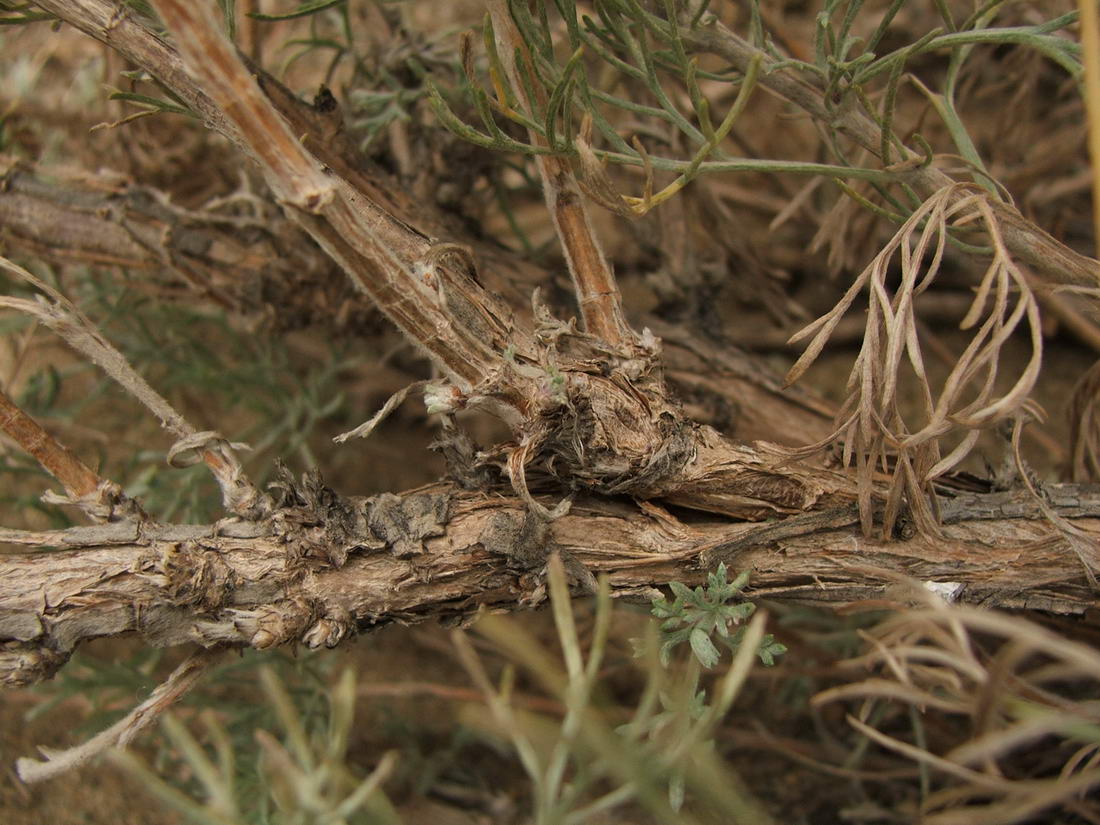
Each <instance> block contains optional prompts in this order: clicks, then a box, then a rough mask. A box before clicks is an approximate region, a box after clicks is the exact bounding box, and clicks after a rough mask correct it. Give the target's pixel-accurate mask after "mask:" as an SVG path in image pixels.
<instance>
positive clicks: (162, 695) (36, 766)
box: [15, 647, 223, 783]
mask: <svg viewBox="0 0 1100 825" xmlns="http://www.w3.org/2000/svg"><path fill="white" fill-rule="evenodd" d="M222 651H223V648H220V647H216V648H212V649H210V650H200V651H198V652H197V653H193V654H192V655H191V656H189V657H188V658H187V659H186V660H185V661H184V662H183V664H181V665H180V666H179V667H177V668H176V669H175V670H174V671H172V674H171V675H170V676H169V677H168V678H167V679H165V680H164V682H162V683H161V684H160V685H159V686H158V687H157V688H156V689H155V690H154V691H153V692H152V694H150V696H149V698H148V699H146V700H145V701H144V702H142V703H141V704H140V705H138V706H137V707H136V708H134V709H133V710H132V711H130V712H129V713H128V714H126V716H124V717H123V718H122V719H120V720H119V721H117V722H115V724H113V725H111V727H109V728H107V729H106V730H104V731H101V732H100V733H98V734H96V735H95V736H93V737H92V738H91V739H89V740H88V741H87V742H85V743H84V744H82V745H77V746H76V747H74V748H69V749H68V750H63V751H55V750H52V749H48V748H43V747H40V748H39V750H40V751H41V752H42V755H43V756H44V757H45V759H28V758H21V759H18V760H16V763H15V770H16V771H17V772H18V774H19V778H20V779H22V780H23V781H24V782H27V783H31V782H42V781H44V780H46V779H52V778H53V777H55V776H60V775H61V774H63V773H65V772H66V771H70V770H73V769H75V768H79V767H80V766H81V765H84V764H86V763H87V762H88V761H89V760H90V759H93V758H95V757H96V756H99V754H101V753H103V752H104V751H105V750H107V749H108V748H113V747H116V746H123V747H124V746H126V745H128V744H130V742H132V741H133V740H134V738H135V737H136V736H137V735H138V734H139V733H141V731H143V730H144V729H145V728H147V727H149V725H150V724H152V723H153V722H155V721H156V720H157V718H158V717H159V716H160V715H161V714H162V713H164V711H166V710H168V708H170V707H171V706H172V705H173V704H175V703H176V702H177V701H179V700H180V699H181V698H182V697H183V696H184V695H185V694H186V693H187V692H188V691H189V690H191V688H193V687H194V686H195V684H196V683H197V682H198V681H199V679H200V678H202V675H203V674H204V673H206V672H207V671H208V670H209V669H210V667H211V666H212V665H213V664H215V663H216V662H217V660H218V658H219V657H220V656H221V654H222Z"/></svg>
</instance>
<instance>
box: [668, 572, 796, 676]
mask: <svg viewBox="0 0 1100 825" xmlns="http://www.w3.org/2000/svg"><path fill="white" fill-rule="evenodd" d="M748 581H749V574H748V572H745V573H741V574H740V575H739V576H738V577H737V578H735V579H734V580H733V581H727V580H726V565H725V564H720V565H718V569H717V570H715V571H714V572H713V573H710V574H708V576H707V584H706V587H696V588H695V589H694V590H692V589H691V588H689V587H687V586H686V585H684V584H681V583H680V582H672V583H671V584H670V585H669V587H670V588H671V589H672V592H673V595H674V596H675V597H676V598H675V600H674V601H672V602H669V601H668V599H665V598H660V599H657V600H655V601H654V602H653V615H654V616H655V617H656V618H658V619H660V620H661V663H662V664H664V665H666V666H667V665H668V663H669V658H670V657H671V654H672V651H673V649H674V648H675V647H676V646H677V645H679V644H680V643H682V642H685V641H686V642H689V643H690V644H691V650H692V653H694V654H695V658H697V659H698V660H699V664H701V665H702V666H703V667H707V668H710V667H714V666H715V665H716V664H718V660H719V659H720V658H721V652H720V651H719V649H718V647H717V646H716V644H715V641H717V643H718V644H721V645H725V646H726V647H727V648H729V650H730V651H733V652H736V651H737V649H738V648H739V647H740V645H741V638H742V637H743V636H744V627H743V626H741V625H743V623H744V622H745V620H746V619H748V618H749V616H751V615H752V614H753V612H754V611H755V610H756V605H755V604H753V603H752V602H748V601H743V600H741V599H742V594H741V590H742V589H743V588H744V587H745V585H746V584H748ZM733 628H736V629H733ZM786 650H787V648H786V647H785V646H784V645H782V644H781V643H779V642H777V641H775V637H774V636H772V634H770V633H769V634H767V635H765V636H764V638H763V639H762V640H761V642H760V647H759V649H758V650H757V652H756V654H757V656H759V657H760V661H761V662H763V663H764V664H765V665H769V666H770V665H773V664H775V657H776V656H779V655H780V654H782V653H785V652H786Z"/></svg>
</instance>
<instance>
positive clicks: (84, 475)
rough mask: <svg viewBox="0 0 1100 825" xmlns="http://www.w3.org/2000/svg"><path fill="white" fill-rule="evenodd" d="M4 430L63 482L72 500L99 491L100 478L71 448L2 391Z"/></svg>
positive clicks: (1, 427)
mask: <svg viewBox="0 0 1100 825" xmlns="http://www.w3.org/2000/svg"><path fill="white" fill-rule="evenodd" d="M0 430H3V431H4V432H5V433H7V434H8V435H9V436H11V438H12V439H13V440H14V441H15V442H16V443H17V444H18V445H19V446H20V447H22V448H23V449H24V450H26V451H27V452H28V453H29V454H30V455H31V456H33V457H34V458H35V460H37V461H38V463H39V464H41V465H42V466H43V467H44V468H45V469H46V470H47V471H48V472H49V473H50V475H52V476H53V477H54V478H56V479H57V480H58V481H60V482H61V486H62V487H64V488H65V492H66V493H67V494H68V495H69V498H72V499H78V498H83V497H84V496H89V495H91V494H92V493H94V492H95V491H96V489H97V488H98V487H99V484H100V478H99V476H97V475H96V474H95V473H94V472H93V471H92V470H91V468H89V467H88V465H87V464H85V463H84V462H83V461H81V460H80V459H79V458H78V457H77V456H76V455H75V454H74V453H73V452H72V451H71V450H69V448H68V447H66V446H65V445H63V444H61V443H60V442H59V441H58V440H57V439H55V438H54V437H53V436H52V435H50V434H49V433H48V432H46V430H45V429H43V428H42V425H41V424H39V423H38V422H37V421H35V420H34V419H33V418H31V417H30V416H29V415H27V414H26V413H25V412H23V411H22V410H21V409H19V407H18V406H17V405H16V404H15V402H14V401H12V400H11V399H10V398H9V397H8V396H7V394H6V393H5V392H4V391H3V390H0Z"/></svg>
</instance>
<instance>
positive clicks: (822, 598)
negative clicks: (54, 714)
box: [0, 477, 1100, 685]
mask: <svg viewBox="0 0 1100 825" xmlns="http://www.w3.org/2000/svg"><path fill="white" fill-rule="evenodd" d="M1051 496H1052V500H1053V506H1055V507H1056V508H1057V509H1058V511H1059V512H1060V513H1062V514H1064V517H1066V518H1073V519H1075V521H1074V524H1075V526H1077V527H1078V528H1080V529H1083V530H1089V531H1096V530H1097V529H1100V489H1098V488H1096V487H1095V486H1085V485H1062V486H1058V487H1055V488H1052V490H1051ZM526 514H527V508H526V505H525V504H524V502H523V501H521V500H520V499H518V498H515V497H507V496H500V495H486V494H484V493H480V492H474V491H468V490H462V489H460V488H458V487H456V486H454V485H449V484H437V485H432V486H430V487H426V488H421V489H419V490H416V491H412V492H409V493H406V494H403V495H401V496H396V495H393V494H389V493H385V494H382V495H381V496H375V497H372V498H365V499H343V498H341V497H340V496H338V495H337V494H335V493H334V492H333V491H332V490H330V489H328V488H327V487H326V486H325V485H324V484H323V483H322V482H321V481H320V479H319V478H317V477H307V478H306V479H304V480H303V481H302V482H300V483H295V484H288V485H287V486H286V487H284V499H283V501H282V504H281V506H280V507H279V508H278V509H277V510H276V512H275V513H274V514H273V515H272V516H271V518H269V519H268V520H266V521H264V522H261V523H250V522H237V521H230V522H225V523H221V524H217V525H205V526H196V525H159V524H156V523H153V522H149V523H144V524H138V523H126V522H122V523H114V524H106V525H96V526H90V527H75V528H70V529H68V530H59V531H53V532H45V533H33V532H32V533H24V532H19V531H3V532H0V541H5V542H17V543H20V544H24V545H27V546H38V547H41V546H51V547H56V548H58V549H56V550H54V551H53V552H50V553H40V552H38V553H27V554H25V555H8V556H0V639H2V640H3V641H2V642H0V680H2V681H3V683H5V684H9V685H20V684H29V683H32V682H35V681H38V680H40V679H42V678H46V677H48V676H49V675H51V674H52V673H54V672H55V671H56V669H57V668H58V667H60V666H61V665H62V664H63V663H64V662H65V660H66V659H67V658H68V656H69V654H70V653H71V652H72V651H73V650H74V649H75V648H76V647H77V646H78V645H79V644H80V643H82V642H85V641H88V640H90V639H94V638H99V637H103V636H114V635H118V634H124V633H125V634H137V635H139V636H140V637H142V638H143V639H144V640H145V641H146V642H148V643H149V644H150V645H156V646H167V645H182V644H187V643H195V644H199V645H203V646H212V645H215V644H221V643H227V644H232V645H242V646H249V647H256V648H266V647H270V646H273V645H278V644H288V643H301V644H305V645H308V646H310V647H333V646H335V645H336V644H338V643H340V642H341V641H342V640H343V639H345V638H347V637H348V636H351V635H354V634H356V633H359V632H363V631H367V630H370V629H371V628H375V627H379V626H381V625H385V624H390V623H401V624H412V623H416V622H421V621H427V620H442V621H448V622H461V621H463V620H466V619H470V618H472V617H473V616H474V615H475V614H476V613H477V611H478V610H480V609H488V610H502V611H510V610H516V609H522V608H525V607H531V606H534V605H537V604H538V603H539V602H540V601H541V600H543V599H544V598H545V592H544V590H543V579H544V575H545V559H546V553H547V552H548V551H549V550H555V551H557V552H562V553H566V554H568V555H569V557H570V558H571V559H572V560H575V561H576V562H577V563H579V565H581V567H582V568H583V570H585V571H588V572H589V573H590V574H606V575H607V576H608V578H609V581H610V584H611V587H612V593H613V594H614V595H615V596H616V597H618V598H622V599H627V600H643V601H644V600H646V599H647V598H649V597H651V596H654V595H657V594H658V593H659V592H660V591H659V590H658V589H657V588H659V587H661V586H662V585H663V584H664V583H666V582H668V581H672V580H678V581H684V582H687V583H690V584H694V583H696V582H698V581H700V580H701V579H702V578H703V575H704V572H705V570H706V569H707V568H708V567H710V566H711V565H713V564H715V563H717V561H719V560H722V561H725V562H726V563H727V564H729V565H732V566H734V567H736V568H737V569H743V570H752V588H751V595H752V596H753V597H754V598H793V599H798V600H800V601H803V602H808V603H816V604H836V605H839V604H845V605H849V606H852V605H853V604H855V605H858V603H860V602H866V603H867V607H869V608H870V607H876V608H881V607H888V606H891V605H895V606H900V605H902V604H905V603H906V599H907V598H908V597H906V596H905V595H904V594H905V593H906V592H908V591H907V590H906V588H905V587H904V586H900V585H899V584H898V582H897V579H896V577H897V576H900V575H904V576H909V577H914V578H917V579H920V580H924V581H937V582H957V583H959V584H961V585H962V588H961V589H960V592H959V594H958V598H959V599H960V600H962V601H965V602H969V603H973V604H982V605H987V606H1000V607H1006V608H1017V609H1027V610H1043V611H1055V612H1061V613H1072V614H1079V615H1080V614H1083V613H1084V612H1085V611H1087V610H1091V609H1095V608H1096V607H1097V604H1098V600H1097V598H1096V595H1095V594H1094V593H1093V592H1092V591H1091V590H1090V589H1089V587H1088V584H1087V582H1086V581H1085V579H1084V576H1083V572H1082V567H1081V563H1080V561H1078V560H1077V558H1076V557H1075V556H1074V555H1073V554H1072V553H1071V552H1069V551H1068V549H1067V547H1066V539H1065V537H1064V536H1062V535H1061V534H1060V533H1059V532H1058V531H1056V530H1055V529H1053V528H1052V527H1051V526H1050V524H1049V523H1048V522H1047V521H1045V520H1044V518H1043V516H1042V514H1041V512H1040V511H1039V507H1038V505H1037V504H1036V503H1035V502H1034V500H1033V499H1031V498H1030V497H1029V496H1028V495H1027V494H1026V493H1025V494H1021V493H995V494H988V495H978V494H968V495H967V496H966V497H960V498H958V499H953V500H950V501H948V502H947V503H946V506H945V520H946V521H947V522H949V523H947V524H945V525H944V527H943V535H942V536H940V537H931V536H920V535H915V536H913V537H911V538H909V539H906V540H896V539H891V540H883V539H878V538H866V537H864V536H862V535H861V534H860V533H859V531H858V529H857V528H856V526H855V522H856V521H857V516H856V514H855V511H854V510H852V509H850V508H849V509H842V510H834V511H831V512H823V513H816V514H810V515H808V516H802V517H794V518H790V519H785V520H779V521H776V522H772V523H769V524H754V523H730V522H729V521H727V520H724V519H709V520H698V521H696V520H693V521H692V522H691V523H687V522H684V521H682V520H680V519H678V518H676V517H675V516H674V515H673V514H671V513H670V512H669V511H668V510H666V509H665V508H663V507H661V506H659V505H656V504H642V505H633V504H629V503H625V502H616V501H610V500H606V499H599V498H582V499H579V500H578V501H576V502H575V503H574V505H573V508H572V509H571V511H570V512H569V513H568V514H567V515H565V516H563V517H561V518H558V519H556V520H554V521H553V522H550V523H549V524H548V527H547V531H546V532H545V533H543V534H541V535H540V536H539V537H538V540H537V541H536V542H534V544H537V545H538V546H537V547H533V543H532V542H531V541H529V540H528V539H529V536H528V537H527V538H525V537H524V533H525V531H524V530H523V529H517V528H518V527H519V526H520V525H522V524H524V519H525V515H526ZM574 578H575V581H574V582H573V585H574V590H575V591H576V592H578V594H583V593H584V592H586V589H587V585H586V583H585V581H584V580H582V579H581V577H579V576H576V577H574Z"/></svg>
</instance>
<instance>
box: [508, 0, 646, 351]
mask: <svg viewBox="0 0 1100 825" xmlns="http://www.w3.org/2000/svg"><path fill="white" fill-rule="evenodd" d="M488 5H489V10H490V13H491V15H492V21H493V30H494V32H495V33H496V35H497V36H498V37H499V38H500V40H501V42H502V43H503V45H504V47H505V48H504V49H503V50H502V53H501V61H502V63H503V64H504V69H505V71H506V72H507V73H508V81H509V83H510V84H511V86H512V88H513V89H514V90H515V93H516V95H517V97H519V99H520V101H521V103H522V104H523V105H524V106H525V107H526V108H527V110H528V111H530V112H533V111H536V109H537V108H543V109H544V108H545V107H546V103H547V101H546V100H545V99H540V100H528V99H527V93H526V92H525V88H526V87H525V85H524V84H523V83H522V82H521V81H520V77H519V71H518V70H517V68H516V65H515V61H516V60H517V59H519V60H525V61H528V62H530V60H531V57H530V54H529V53H528V51H527V46H526V45H525V44H524V42H523V39H522V37H521V36H520V33H519V31H518V30H517V29H516V25H515V23H514V22H513V21H512V17H511V14H510V13H509V11H508V4H507V2H505V0H489V3H488ZM517 56H518V57H517ZM540 92H541V90H540V89H536V94H538V93H540ZM541 96H542V97H543V98H544V97H545V95H544V94H543V95H541ZM529 135H530V139H531V141H532V143H534V144H535V145H536V146H545V145H547V144H546V140H545V139H544V138H543V137H542V136H541V135H539V134H537V133H535V132H533V131H530V132H529ZM535 163H536V165H537V166H538V169H539V175H540V177H541V178H542V189H543V195H544V196H545V198H546V208H547V209H548V210H549V212H550V216H551V218H552V219H553V222H554V229H555V230H556V232H557V235H558V240H559V241H560V242H561V246H562V251H563V252H564V253H565V260H566V262H567V264H568V265H569V273H570V275H572V277H573V288H574V291H575V292H576V297H577V304H578V305H579V307H580V311H581V319H582V320H583V322H584V328H585V330H586V331H587V332H589V333H591V334H592V335H595V336H596V337H598V338H601V339H602V340H603V341H604V342H606V343H607V344H608V345H609V346H611V347H612V348H617V349H627V350H628V351H629V349H630V348H631V345H632V344H633V343H634V339H635V336H634V335H633V333H632V332H631V330H630V326H629V324H628V323H627V321H626V316H625V315H624V314H623V309H622V295H621V294H620V293H619V286H618V284H617V283H616V281H615V274H614V272H612V269H611V264H610V263H609V262H608V260H607V257H606V256H605V255H604V252H603V249H602V248H601V247H600V243H599V239H598V238H597V237H596V230H595V227H594V226H593V225H592V220H591V218H590V217H589V215H588V207H587V206H586V205H585V202H584V198H583V196H582V195H581V189H580V186H579V185H578V183H577V179H576V176H575V175H574V174H573V169H572V167H571V166H570V164H569V161H568V160H567V159H565V158H561V157H557V156H555V155H550V154H540V155H537V156H536V157H535Z"/></svg>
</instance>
